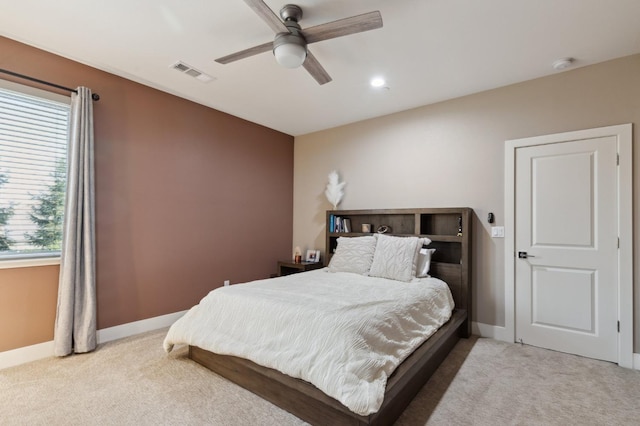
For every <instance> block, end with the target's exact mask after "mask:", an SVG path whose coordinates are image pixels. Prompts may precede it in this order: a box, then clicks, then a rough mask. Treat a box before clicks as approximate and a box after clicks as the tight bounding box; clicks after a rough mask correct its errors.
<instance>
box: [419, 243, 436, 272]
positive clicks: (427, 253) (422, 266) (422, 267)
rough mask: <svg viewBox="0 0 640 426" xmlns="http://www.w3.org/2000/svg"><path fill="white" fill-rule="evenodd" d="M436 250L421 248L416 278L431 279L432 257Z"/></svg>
mask: <svg viewBox="0 0 640 426" xmlns="http://www.w3.org/2000/svg"><path fill="white" fill-rule="evenodd" d="M434 251H436V249H426V248H421V249H420V251H419V252H418V261H417V262H416V277H418V278H427V277H429V268H430V267H431V255H432V254H433V252H434Z"/></svg>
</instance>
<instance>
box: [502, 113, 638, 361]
mask: <svg viewBox="0 0 640 426" xmlns="http://www.w3.org/2000/svg"><path fill="white" fill-rule="evenodd" d="M632 131H633V125H632V124H630V123H629V124H621V125H616V126H608V127H600V128H596V129H586V130H578V131H573V132H564V133H556V134H552V135H544V136H534V137H529V138H522V139H512V140H508V141H506V142H505V152H504V163H505V169H504V176H505V179H504V181H505V188H504V225H505V235H504V237H505V240H504V256H505V257H504V259H505V260H504V265H505V268H504V277H505V280H504V302H505V313H504V315H505V337H507V338H509V339H511V341H513V342H515V339H516V335H515V333H516V329H515V321H516V319H515V315H516V311H515V295H516V293H515V261H516V247H515V191H516V185H515V157H516V149H517V148H522V147H528V146H534V145H547V144H553V143H561V142H569V141H571V140H579V139H586V138H597V137H606V136H615V137H616V140H617V143H618V155H619V167H618V173H617V186H618V237H619V239H620V249H619V251H618V321H619V322H620V332H619V333H618V365H620V366H621V367H627V368H633V326H634V324H633V157H632V153H633V152H632V150H633V136H632Z"/></svg>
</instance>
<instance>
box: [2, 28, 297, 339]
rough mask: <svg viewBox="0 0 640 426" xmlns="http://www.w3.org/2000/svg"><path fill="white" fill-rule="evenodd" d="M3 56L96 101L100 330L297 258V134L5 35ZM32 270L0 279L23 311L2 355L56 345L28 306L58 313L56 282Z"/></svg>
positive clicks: (45, 316)
mask: <svg viewBox="0 0 640 426" xmlns="http://www.w3.org/2000/svg"><path fill="white" fill-rule="evenodd" d="M0 52H2V53H1V54H0V68H5V69H9V70H11V71H15V72H19V73H23V74H27V75H30V76H32V77H36V78H40V79H44V80H48V81H52V82H55V83H58V84H61V85H64V86H68V87H76V86H87V87H89V88H91V89H92V90H93V92H95V93H98V94H100V96H101V99H100V101H98V102H95V103H94V119H95V139H96V145H95V150H96V151H95V158H96V165H95V167H96V238H97V247H96V250H97V295H98V328H99V329H102V328H106V327H111V326H115V325H119V324H124V323H128V322H131V321H137V320H141V319H145V318H151V317H155V316H159V315H164V314H168V313H173V312H177V311H181V310H184V309H188V308H189V307H191V306H192V305H194V304H196V303H197V302H198V301H199V300H200V299H201V298H202V297H203V296H205V295H206V294H207V292H209V291H210V290H212V289H214V288H216V287H219V286H221V285H222V283H223V281H224V280H226V279H228V280H231V282H232V283H238V282H243V281H247V280H253V279H259V278H266V277H268V276H269V275H270V274H271V273H274V272H275V269H276V262H277V260H278V259H282V258H289V257H290V256H291V241H292V223H293V219H292V215H293V137H291V136H289V135H286V134H283V133H280V132H276V131H274V130H271V129H267V128H265V127H262V126H259V125H257V124H254V123H250V122H248V121H245V120H242V119H240V118H237V117H234V116H231V115H228V114H225V113H222V112H219V111H216V110H213V109H211V108H208V107H205V106H202V105H199V104H196V103H193V102H190V101H187V100H184V99H181V98H177V97H175V96H172V95H169V94H167V93H164V92H161V91H158V90H155V89H151V88H149V87H146V86H143V85H140V84H137V83H134V82H132V81H129V80H126V79H123V78H120V77H117V76H115V75H112V74H109V73H106V72H103V71H99V70H97V69H94V68H91V67H88V66H85V65H82V64H79V63H77V62H73V61H71V60H68V59H65V58H62V57H59V56H56V55H53V54H50V53H47V52H44V51H41V50H38V49H35V48H32V47H29V46H26V45H24V44H21V43H17V42H15V41H13V40H9V39H6V38H2V37H0ZM0 77H1V76H0ZM2 78H4V77H2ZM14 81H16V82H19V83H23V84H25V82H24V81H19V80H14ZM36 86H37V85H36ZM37 87H40V88H43V87H42V86H37ZM35 269H37V268H26V269H23V270H21V271H17V270H15V271H13V270H0V300H1V301H2V303H9V304H11V303H15V304H20V305H22V307H21V308H16V309H17V310H16V312H18V315H17V316H15V317H14V318H12V321H11V324H9V323H7V322H5V321H2V322H0V341H1V342H2V344H3V345H4V347H3V348H0V350H3V349H4V350H7V349H12V348H17V347H21V346H25V345H29V344H35V343H39V342H43V341H47V340H51V338H52V337H53V334H52V330H51V332H50V333H49V334H47V333H42V331H41V329H42V328H43V327H44V328H48V327H51V325H52V322H51V318H50V317H51V311H50V310H49V311H46V312H45V310H44V309H43V310H41V311H36V310H35V309H34V308H32V307H28V306H27V305H30V304H31V303H34V296H33V293H34V292H35V291H36V290H35V289H38V291H41V292H42V295H39V299H42V300H39V301H38V303H39V304H40V305H39V306H44V305H46V306H50V307H53V309H54V311H55V305H56V298H55V294H56V291H57V273H56V274H37V273H35V272H34V271H35ZM9 281H10V282H9ZM22 312H24V315H23V314H22ZM28 313H29V314H28ZM2 318H4V317H0V319H2ZM10 329H11V330H12V331H11V332H10V331H9V330H10ZM14 329H15V330H21V331H20V333H18V334H19V335H18V334H16V333H15V332H14V331H13V330H14Z"/></svg>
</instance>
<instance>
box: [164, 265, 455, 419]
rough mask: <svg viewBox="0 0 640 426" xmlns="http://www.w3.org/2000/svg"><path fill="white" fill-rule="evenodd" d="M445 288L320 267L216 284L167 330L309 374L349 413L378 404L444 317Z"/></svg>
mask: <svg viewBox="0 0 640 426" xmlns="http://www.w3.org/2000/svg"><path fill="white" fill-rule="evenodd" d="M452 309H453V298H452V297H451V293H450V291H449V288H448V286H447V285H446V284H445V283H444V282H442V281H440V280H438V279H435V278H423V279H419V280H418V279H416V280H414V282H411V283H403V282H399V281H392V280H387V279H384V278H374V277H365V276H362V275H358V274H353V273H346V272H338V273H331V272H328V271H327V269H326V268H325V269H320V270H315V271H310V272H304V273H301V274H295V275H288V276H285V277H281V278H276V279H269V280H261V281H254V282H250V283H246V284H239V285H233V286H229V287H221V288H218V289H216V290H214V291H212V292H210V293H209V294H208V295H207V296H206V297H205V298H204V299H202V301H201V302H200V304H199V305H196V306H194V307H193V308H191V310H189V312H187V313H186V314H185V315H184V317H182V318H180V319H179V320H178V321H176V323H175V324H173V326H171V328H170V329H169V332H168V334H167V336H166V338H165V341H164V348H165V350H166V351H167V352H169V351H171V349H172V348H173V346H174V345H176V344H189V345H194V346H198V347H200V348H202V349H206V350H208V351H211V352H215V353H218V354H223V355H235V356H238V357H242V358H247V359H250V360H251V361H253V362H255V363H257V364H260V365H263V366H266V367H270V368H273V369H276V370H279V371H280V372H282V373H285V374H287V375H289V376H292V377H296V378H300V379H303V380H306V381H308V382H310V383H312V384H313V385H315V386H316V387H317V388H319V389H320V390H322V391H323V392H324V393H326V394H327V395H329V396H331V397H333V398H335V399H337V400H338V401H340V402H341V403H342V404H344V405H345V406H346V407H348V408H349V409H350V410H351V411H353V412H354V413H357V414H360V415H368V414H371V413H375V412H376V411H378V410H379V408H380V405H381V404H382V400H383V398H384V391H385V386H386V383H387V378H388V377H389V375H390V374H391V373H392V372H393V371H394V370H395V368H396V367H397V366H398V365H399V364H400V363H401V362H402V361H403V360H404V359H405V358H406V357H407V356H408V355H409V354H411V352H412V351H413V350H414V349H416V348H417V347H418V346H419V345H420V344H421V343H422V342H424V341H425V340H426V339H427V338H428V337H429V336H430V335H432V334H433V333H434V332H435V331H436V330H437V329H438V328H439V327H440V326H441V325H442V324H444V323H445V322H446V321H447V320H448V319H449V317H450V316H451V311H452Z"/></svg>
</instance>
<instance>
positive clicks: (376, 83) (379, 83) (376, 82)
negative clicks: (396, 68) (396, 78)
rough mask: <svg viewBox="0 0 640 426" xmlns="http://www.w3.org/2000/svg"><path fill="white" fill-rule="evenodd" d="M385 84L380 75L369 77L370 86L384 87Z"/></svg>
mask: <svg viewBox="0 0 640 426" xmlns="http://www.w3.org/2000/svg"><path fill="white" fill-rule="evenodd" d="M385 84H387V82H386V81H384V78H382V77H375V78H372V79H371V86H373V87H384V85H385Z"/></svg>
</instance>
